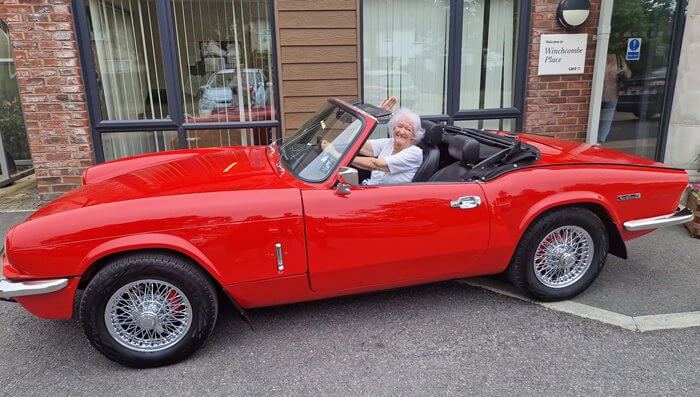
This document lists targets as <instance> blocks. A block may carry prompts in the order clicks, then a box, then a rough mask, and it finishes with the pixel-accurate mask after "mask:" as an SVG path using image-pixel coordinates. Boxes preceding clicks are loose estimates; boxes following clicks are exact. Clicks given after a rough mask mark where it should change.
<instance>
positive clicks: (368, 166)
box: [351, 157, 389, 172]
mask: <svg viewBox="0 0 700 397" xmlns="http://www.w3.org/2000/svg"><path fill="white" fill-rule="evenodd" d="M351 164H352V165H353V166H355V167H357V168H362V169H363V170H368V171H384V172H388V171H389V165H387V163H386V160H384V159H377V158H374V157H355V159H354V160H352V163H351Z"/></svg>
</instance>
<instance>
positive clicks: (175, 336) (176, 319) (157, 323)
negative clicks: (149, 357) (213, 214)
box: [104, 279, 192, 352]
mask: <svg viewBox="0 0 700 397" xmlns="http://www.w3.org/2000/svg"><path fill="white" fill-rule="evenodd" d="M104 317H105V325H106V326H107V331H109V334H110V335H111V336H112V338H114V340H116V341H117V342H118V343H119V344H121V345H122V346H124V347H127V348H129V349H131V350H136V351H142V352H154V351H160V350H165V349H167V348H169V347H172V346H174V345H175V344H177V343H178V342H179V341H180V340H181V339H182V338H183V337H184V336H185V334H187V331H188V330H189V329H190V326H191V324H192V305H191V304H190V301H189V299H187V296H185V294H184V293H183V292H182V291H181V290H180V289H179V288H177V287H175V286H174V285H172V284H170V283H168V282H165V281H161V280H150V279H149V280H139V281H134V282H132V283H129V284H126V285H125V286H123V287H121V288H119V289H118V290H117V291H116V292H115V293H114V294H113V295H112V297H111V298H110V299H109V301H108V302H107V306H106V308H105V316H104Z"/></svg>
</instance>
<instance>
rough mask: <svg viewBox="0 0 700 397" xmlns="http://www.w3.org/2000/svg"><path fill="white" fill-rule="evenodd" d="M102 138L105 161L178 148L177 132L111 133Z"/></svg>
mask: <svg viewBox="0 0 700 397" xmlns="http://www.w3.org/2000/svg"><path fill="white" fill-rule="evenodd" d="M101 136H102V150H103V152H104V157H105V161H110V160H115V159H118V158H122V157H128V156H135V155H137V154H143V153H151V152H160V151H163V150H174V149H177V148H178V145H177V131H139V132H111V133H102V135H101Z"/></svg>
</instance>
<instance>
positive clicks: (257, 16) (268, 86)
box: [172, 0, 275, 122]
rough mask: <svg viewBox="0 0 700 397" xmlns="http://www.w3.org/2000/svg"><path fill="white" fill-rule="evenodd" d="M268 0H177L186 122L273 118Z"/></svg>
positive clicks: (175, 3) (176, 32) (178, 52)
mask: <svg viewBox="0 0 700 397" xmlns="http://www.w3.org/2000/svg"><path fill="white" fill-rule="evenodd" d="M268 5H269V3H268V1H266V0H246V1H242V0H210V1H194V0H173V1H172V8H173V14H174V15H173V16H174V21H175V26H174V28H175V35H176V43H177V56H178V58H179V60H180V80H181V84H182V96H183V106H184V110H185V116H186V120H187V122H197V121H202V122H236V121H251V120H272V119H275V110H274V106H273V104H274V95H275V92H274V88H275V87H273V85H272V83H271V79H272V71H273V69H272V68H273V65H272V63H273V62H274V60H273V59H272V55H273V54H272V33H271V29H270V18H271V17H270V13H269V9H268Z"/></svg>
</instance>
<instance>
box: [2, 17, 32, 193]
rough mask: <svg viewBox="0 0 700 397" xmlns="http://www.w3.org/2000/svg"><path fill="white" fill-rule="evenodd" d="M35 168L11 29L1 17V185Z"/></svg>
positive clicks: (21, 176) (5, 184) (23, 175)
mask: <svg viewBox="0 0 700 397" xmlns="http://www.w3.org/2000/svg"><path fill="white" fill-rule="evenodd" d="M32 172H34V169H33V167H32V160H31V155H30V152H29V142H28V141H27V132H26V130H25V128H24V116H23V114H22V103H21V102H20V100H19V85H18V84H17V72H16V71H15V64H14V61H13V58H12V46H11V45H10V35H9V29H8V28H7V25H6V24H5V23H4V22H3V21H2V20H0V187H2V186H7V185H9V184H11V183H12V182H13V181H15V180H17V179H20V178H23V177H25V176H27V175H29V174H31V173H32Z"/></svg>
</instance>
